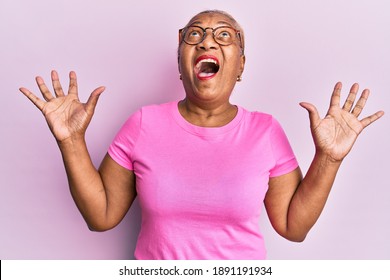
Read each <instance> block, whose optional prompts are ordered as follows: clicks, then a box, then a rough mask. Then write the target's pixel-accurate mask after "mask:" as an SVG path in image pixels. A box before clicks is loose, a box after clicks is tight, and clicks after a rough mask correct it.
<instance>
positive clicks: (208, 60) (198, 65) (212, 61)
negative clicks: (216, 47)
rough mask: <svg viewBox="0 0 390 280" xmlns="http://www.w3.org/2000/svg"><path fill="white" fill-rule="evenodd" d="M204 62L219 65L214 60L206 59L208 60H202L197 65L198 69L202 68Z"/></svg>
mask: <svg viewBox="0 0 390 280" xmlns="http://www.w3.org/2000/svg"><path fill="white" fill-rule="evenodd" d="M202 62H211V63H214V64H215V65H218V63H217V61H216V60H214V59H212V58H206V59H202V60H200V61H199V62H198V63H197V64H196V67H197V68H200V65H201V64H202Z"/></svg>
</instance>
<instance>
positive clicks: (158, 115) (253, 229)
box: [20, 11, 384, 259]
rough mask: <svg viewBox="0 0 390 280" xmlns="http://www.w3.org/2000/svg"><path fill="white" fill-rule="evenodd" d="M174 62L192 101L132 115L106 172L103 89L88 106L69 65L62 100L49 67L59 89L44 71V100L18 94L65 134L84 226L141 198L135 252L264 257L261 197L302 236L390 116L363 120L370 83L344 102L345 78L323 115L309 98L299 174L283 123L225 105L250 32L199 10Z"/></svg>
mask: <svg viewBox="0 0 390 280" xmlns="http://www.w3.org/2000/svg"><path fill="white" fill-rule="evenodd" d="M178 62H179V71H180V78H181V79H182V81H183V86H184V89H185V93H186V96H185V99H183V100H182V101H180V102H170V103H167V104H162V105H159V106H147V107H144V108H142V109H140V110H139V111H137V112H136V113H134V114H133V115H132V116H131V117H130V118H129V119H128V120H127V122H126V123H125V124H124V126H123V127H122V129H121V130H120V131H119V133H118V134H117V136H116V137H115V139H114V141H113V143H112V144H111V146H110V148H109V151H108V153H107V155H106V156H105V158H104V159H103V162H102V164H101V166H100V168H99V169H98V170H97V169H95V167H94V166H93V164H92V162H91V159H90V156H89V153H88V150H87V146H86V143H85V137H84V136H85V131H86V129H87V126H88V124H89V122H90V121H91V118H92V116H93V113H94V109H95V106H96V104H97V102H98V98H99V96H100V94H101V93H102V92H103V91H104V87H99V88H97V89H95V90H94V91H93V92H92V93H91V95H90V97H89V99H88V101H87V103H85V104H83V103H81V102H80V101H79V99H78V93H77V80H76V74H75V73H74V72H70V75H69V76H70V85H69V91H68V94H67V95H65V93H64V92H63V90H62V87H61V85H60V81H59V77H58V75H57V73H56V72H55V71H53V72H52V75H51V78H52V83H53V88H54V93H55V96H53V95H52V93H51V92H50V91H49V89H48V88H47V86H46V85H45V83H44V81H43V79H42V78H40V77H37V78H36V81H37V84H38V87H39V89H40V91H41V93H42V95H43V98H44V99H45V101H43V100H41V99H39V98H38V97H36V95H34V94H33V93H31V92H30V91H29V90H27V89H25V88H21V89H20V90H21V92H22V93H23V94H24V95H26V96H27V97H28V98H29V99H30V100H31V101H32V102H33V103H34V104H35V105H36V106H37V107H38V108H39V109H40V110H41V111H42V113H43V114H44V116H45V118H46V121H47V123H48V125H49V127H50V129H51V131H52V133H53V135H54V137H55V138H56V140H57V143H58V145H59V148H60V151H61V153H62V156H63V160H64V165H65V169H66V171H67V176H68V180H69V185H70V190H71V193H72V196H73V198H74V200H75V202H76V205H77V207H78V208H79V210H80V212H81V214H82V215H83V217H84V219H85V220H86V222H87V224H88V226H89V227H90V228H91V229H92V230H96V231H105V230H108V229H111V228H113V227H115V226H116V225H117V224H118V223H119V222H120V221H121V220H122V218H123V217H124V215H125V214H126V212H127V211H128V209H129V207H130V206H131V204H132V202H133V200H134V198H135V197H136V195H138V197H139V201H140V206H141V210H142V225H141V231H140V235H139V238H138V242H137V247H136V251H135V257H136V258H137V259H264V258H265V257H266V254H265V247H264V242H263V238H262V235H261V233H260V232H259V229H258V219H259V215H260V211H261V203H262V201H264V203H265V206H266V210H267V213H268V216H269V219H270V221H271V223H272V225H273V227H274V228H275V230H276V231H277V232H278V233H279V234H280V235H281V236H283V237H285V238H287V239H289V240H291V241H298V242H299V241H303V240H304V239H305V236H306V235H307V233H308V231H309V230H310V228H311V227H312V226H313V225H314V223H315V222H316V220H317V219H318V217H319V215H320V213H321V211H322V209H323V207H324V205H325V202H326V200H327V197H328V194H329V192H330V189H331V187H332V184H333V181H334V178H335V176H336V173H337V170H338V168H339V167H340V164H341V162H342V160H343V159H344V157H345V156H346V155H347V154H348V152H349V151H350V150H351V148H352V146H353V144H354V142H355V140H356V138H357V136H358V135H359V134H360V132H361V131H362V130H363V129H364V128H365V127H367V126H368V125H369V124H371V123H372V122H374V121H376V120H377V119H379V118H380V117H381V116H383V114H384V113H383V112H382V111H379V112H377V113H375V114H373V115H371V116H368V117H366V118H363V119H362V120H358V119H357V118H358V117H359V115H360V113H361V111H362V109H363V108H364V105H365V102H366V100H367V98H368V95H369V90H367V89H365V90H364V91H363V92H362V93H361V96H360V97H359V99H358V100H357V102H356V104H355V105H354V103H355V98H356V95H357V93H358V85H357V84H354V85H353V86H352V87H351V90H350V93H349V95H348V97H347V100H346V102H345V103H344V105H343V107H342V108H340V104H339V103H340V92H341V83H337V84H336V86H335V88H334V91H333V94H332V97H331V104H330V107H329V110H328V113H327V115H326V117H325V118H324V119H321V118H320V117H319V114H318V112H317V110H316V108H315V106H314V105H312V104H309V103H301V106H302V107H304V108H305V109H306V110H307V111H308V112H309V117H310V124H311V130H312V135H313V139H314V143H315V146H316V153H315V156H314V159H313V162H312V164H311V166H310V168H309V170H308V172H307V174H306V175H305V176H304V177H303V176H302V174H301V171H300V169H299V166H298V163H297V161H296V159H295V156H294V154H293V152H292V150H291V147H290V145H289V143H288V141H287V138H286V136H285V134H284V132H283V130H282V129H281V127H280V125H279V124H278V123H277V121H276V120H275V119H274V118H273V117H272V116H270V115H267V114H263V113H257V112H254V113H252V112H248V111H246V110H245V109H243V108H241V107H239V106H235V105H233V104H231V103H230V101H229V98H230V95H231V93H232V91H233V88H234V86H235V83H236V82H237V81H240V80H241V75H242V73H243V70H244V65H245V56H244V37H243V31H242V29H241V28H240V26H239V25H238V23H237V22H236V21H235V20H234V19H233V18H232V17H231V16H230V15H228V14H226V13H225V12H221V11H205V12H201V13H199V14H197V15H196V16H194V17H193V18H192V19H191V20H190V21H189V23H188V24H187V25H186V27H185V28H183V29H181V30H180V33H179V50H178Z"/></svg>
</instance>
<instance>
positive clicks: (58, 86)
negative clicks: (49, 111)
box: [51, 70, 64, 97]
mask: <svg viewBox="0 0 390 280" xmlns="http://www.w3.org/2000/svg"><path fill="white" fill-rule="evenodd" d="M51 81H52V83H53V88H54V93H55V94H56V96H57V97H58V96H64V91H63V90H62V86H61V83H60V79H59V77H58V73H57V71H55V70H53V71H51Z"/></svg>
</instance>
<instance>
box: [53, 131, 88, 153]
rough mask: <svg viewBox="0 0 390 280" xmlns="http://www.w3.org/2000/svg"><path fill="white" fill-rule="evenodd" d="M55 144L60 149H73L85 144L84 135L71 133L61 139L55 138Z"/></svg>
mask: <svg viewBox="0 0 390 280" xmlns="http://www.w3.org/2000/svg"><path fill="white" fill-rule="evenodd" d="M57 144H58V146H59V148H60V149H61V150H67V149H75V148H77V147H82V146H85V145H86V142H85V136H84V135H72V136H70V137H68V138H65V139H63V140H57Z"/></svg>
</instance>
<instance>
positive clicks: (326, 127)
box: [300, 82, 384, 161]
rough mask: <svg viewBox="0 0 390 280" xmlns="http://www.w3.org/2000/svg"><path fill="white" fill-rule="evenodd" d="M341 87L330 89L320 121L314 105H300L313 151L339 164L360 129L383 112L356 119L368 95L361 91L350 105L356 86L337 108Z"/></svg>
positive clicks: (355, 93) (356, 89)
mask: <svg viewBox="0 0 390 280" xmlns="http://www.w3.org/2000/svg"><path fill="white" fill-rule="evenodd" d="M341 88H342V85H341V83H340V82H339V83H337V84H336V86H335V87H334V91H333V94H332V97H331V102H330V106H329V110H328V112H327V114H326V116H325V118H323V119H321V118H320V116H319V114H318V111H317V109H316V107H315V106H314V105H312V104H310V103H306V102H302V103H300V105H301V106H302V107H304V108H305V109H306V110H308V112H309V117H310V126H311V131H312V135H313V139H314V143H315V146H316V150H317V151H318V152H322V153H325V154H326V155H327V156H329V157H330V158H331V159H332V160H335V161H341V160H342V159H343V158H344V157H345V156H346V155H347V154H348V153H349V151H350V150H351V149H352V147H353V144H354V143H355V141H356V139H357V137H358V135H359V134H360V133H361V132H362V131H363V129H364V128H365V127H367V126H368V125H370V124H371V123H373V122H374V121H376V120H377V119H379V118H380V117H382V116H383V114H384V112H383V111H378V112H376V113H375V114H372V115H370V116H368V117H365V118H363V119H361V120H359V119H358V117H359V115H360V113H361V112H362V110H363V108H364V106H365V104H366V101H367V99H368V96H369V93H370V92H369V90H368V89H365V90H363V92H362V94H361V96H360V97H359V99H358V101H357V102H356V104H354V103H355V99H356V95H357V92H358V90H359V86H358V84H354V85H353V86H352V87H351V90H350V92H349V95H348V97H347V99H346V101H345V103H344V105H343V107H342V108H341V107H340V93H341Z"/></svg>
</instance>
